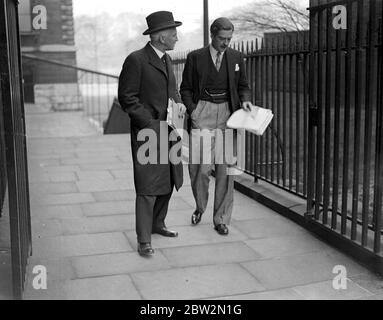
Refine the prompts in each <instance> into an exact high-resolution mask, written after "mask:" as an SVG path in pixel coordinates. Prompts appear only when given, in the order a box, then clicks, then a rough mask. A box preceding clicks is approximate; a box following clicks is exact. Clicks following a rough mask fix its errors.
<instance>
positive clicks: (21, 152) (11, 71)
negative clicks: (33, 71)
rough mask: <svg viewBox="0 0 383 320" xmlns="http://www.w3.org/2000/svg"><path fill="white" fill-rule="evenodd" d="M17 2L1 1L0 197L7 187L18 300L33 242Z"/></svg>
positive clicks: (14, 289)
mask: <svg viewBox="0 0 383 320" xmlns="http://www.w3.org/2000/svg"><path fill="white" fill-rule="evenodd" d="M17 3H18V1H17V0H0V44H1V45H0V84H1V90H0V94H1V98H0V113H1V116H0V135H1V137H0V147H1V149H0V160H3V161H4V160H5V164H6V166H5V165H3V164H2V165H0V170H1V175H0V176H1V179H2V183H1V191H2V192H1V194H0V197H1V199H3V196H4V194H5V192H4V191H5V189H6V190H7V192H8V199H9V201H8V202H9V218H10V229H11V230H10V234H11V257H12V281H13V295H14V297H15V298H16V299H19V298H21V297H22V291H23V288H24V281H25V270H26V265H27V261H28V257H29V255H30V254H31V250H32V248H31V243H32V241H31V224H30V223H31V219H30V206H29V189H28V168H27V152H26V135H25V116H24V101H23V90H22V72H21V56H20V41H19V30H18V13H17ZM3 170H6V172H3ZM3 179H4V180H5V181H4V180H3ZM4 182H5V183H4ZM0 202H1V201H0Z"/></svg>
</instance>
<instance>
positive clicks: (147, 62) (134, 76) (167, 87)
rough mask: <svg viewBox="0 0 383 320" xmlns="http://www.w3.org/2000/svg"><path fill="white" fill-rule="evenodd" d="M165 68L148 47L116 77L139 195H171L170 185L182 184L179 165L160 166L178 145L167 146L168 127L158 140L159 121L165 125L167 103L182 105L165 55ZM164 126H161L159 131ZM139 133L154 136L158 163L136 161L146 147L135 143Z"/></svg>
mask: <svg viewBox="0 0 383 320" xmlns="http://www.w3.org/2000/svg"><path fill="white" fill-rule="evenodd" d="M166 66H167V68H166ZM166 66H165V64H164V63H163V62H162V61H161V59H160V58H159V57H158V55H157V54H156V52H155V51H154V50H153V48H152V47H151V46H150V44H149V43H148V44H147V45H146V46H145V47H144V48H143V49H141V50H138V51H135V52H133V53H131V54H130V55H129V56H128V57H127V58H126V60H125V62H124V65H123V67H122V71H121V74H120V77H119V86H118V100H119V102H120V104H121V107H122V109H123V110H124V111H125V112H127V113H128V114H129V116H130V119H131V147H132V156H133V169H134V183H135V188H136V193H137V194H139V195H164V194H167V193H169V192H170V191H171V188H172V186H173V185H175V187H176V189H177V190H178V189H179V188H180V187H181V186H182V183H183V168H182V163H178V164H172V163H171V162H170V161H169V160H168V161H167V162H168V163H164V162H163V161H162V162H161V163H160V162H159V161H160V159H162V160H163V159H169V157H168V154H169V149H170V148H171V147H173V146H174V144H175V143H181V142H180V139H179V140H178V141H177V142H170V143H169V144H166V141H168V136H167V134H168V133H169V132H170V130H171V129H170V127H168V126H167V125H166V126H165V128H166V130H165V131H166V137H164V136H163V135H162V137H161V139H160V121H166V117H167V106H168V99H169V98H173V99H174V100H175V101H176V102H181V99H180V97H179V94H178V91H177V87H176V80H175V76H174V72H173V67H172V62H171V59H170V57H169V55H167V54H166ZM163 125H164V122H162V128H163ZM142 129H152V130H153V131H154V132H155V133H156V136H157V143H156V146H157V163H148V164H142V163H140V161H138V158H137V153H138V151H139V148H140V147H141V146H143V144H145V143H146V141H138V140H137V135H138V134H139V132H140V130H142ZM161 131H162V133H164V132H163V131H164V130H161ZM164 139H166V140H164ZM161 140H162V142H161ZM161 145H162V146H161ZM164 145H165V148H164ZM179 149H181V148H179ZM180 152H181V150H180ZM161 153H162V154H161ZM164 153H166V154H164Z"/></svg>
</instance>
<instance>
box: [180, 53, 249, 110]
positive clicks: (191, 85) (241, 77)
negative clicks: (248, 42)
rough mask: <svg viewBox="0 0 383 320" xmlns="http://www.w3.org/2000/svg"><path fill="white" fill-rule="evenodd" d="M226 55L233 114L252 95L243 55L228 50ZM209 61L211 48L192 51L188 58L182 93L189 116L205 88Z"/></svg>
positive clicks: (230, 103)
mask: <svg viewBox="0 0 383 320" xmlns="http://www.w3.org/2000/svg"><path fill="white" fill-rule="evenodd" d="M225 54H226V62H227V71H228V81H229V93H230V100H229V107H230V111H231V112H232V113H233V112H234V111H235V110H237V109H239V108H240V104H241V102H243V101H250V100H251V93H250V87H249V84H248V81H247V78H246V70H245V63H244V59H243V55H242V53H241V52H239V51H237V50H233V49H231V48H227V49H226V51H225ZM209 59H211V55H210V50H209V46H207V47H205V48H202V49H198V50H195V51H192V52H190V53H189V54H188V56H187V59H186V64H185V68H184V71H183V75H182V83H181V90H180V93H181V97H182V101H183V103H184V104H185V106H186V108H187V110H188V113H189V114H191V113H192V111H193V110H194V109H195V108H196V106H197V103H198V101H199V100H200V98H201V96H202V93H203V89H204V88H205V85H206V79H207V73H208V70H209V68H208V64H209Z"/></svg>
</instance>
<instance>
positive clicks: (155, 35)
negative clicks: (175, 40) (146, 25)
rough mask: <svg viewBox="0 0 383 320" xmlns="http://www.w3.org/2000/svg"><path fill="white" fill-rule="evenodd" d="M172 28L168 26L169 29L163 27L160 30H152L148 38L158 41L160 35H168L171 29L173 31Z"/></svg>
mask: <svg viewBox="0 0 383 320" xmlns="http://www.w3.org/2000/svg"><path fill="white" fill-rule="evenodd" d="M173 29H174V28H169V29H164V30H160V31H157V32H153V33H151V34H150V40H151V41H152V42H159V41H160V36H162V35H169V33H170V32H171V31H173Z"/></svg>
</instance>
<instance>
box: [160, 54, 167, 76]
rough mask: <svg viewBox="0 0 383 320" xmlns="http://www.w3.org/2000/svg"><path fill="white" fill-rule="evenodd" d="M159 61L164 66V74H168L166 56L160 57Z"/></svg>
mask: <svg viewBox="0 0 383 320" xmlns="http://www.w3.org/2000/svg"><path fill="white" fill-rule="evenodd" d="M161 61H162V63H163V64H164V66H165V71H166V73H168V68H167V66H166V56H165V55H163V56H162V58H161Z"/></svg>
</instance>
